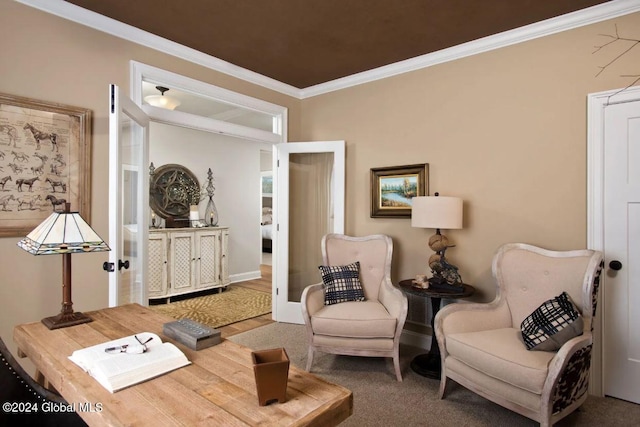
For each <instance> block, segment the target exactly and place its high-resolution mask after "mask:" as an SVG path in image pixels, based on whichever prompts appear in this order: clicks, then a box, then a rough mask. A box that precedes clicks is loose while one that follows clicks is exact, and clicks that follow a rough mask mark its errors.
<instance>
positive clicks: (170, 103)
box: [144, 95, 180, 110]
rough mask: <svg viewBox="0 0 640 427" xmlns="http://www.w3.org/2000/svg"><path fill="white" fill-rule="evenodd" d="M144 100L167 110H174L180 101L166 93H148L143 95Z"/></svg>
mask: <svg viewBox="0 0 640 427" xmlns="http://www.w3.org/2000/svg"><path fill="white" fill-rule="evenodd" d="M144 101H145V102H146V103H147V104H149V105H153V106H154V107H160V108H165V109H167V110H174V109H175V108H176V107H177V106H178V105H180V101H178V100H177V99H175V98H172V97H170V96H168V95H149V96H145V97H144Z"/></svg>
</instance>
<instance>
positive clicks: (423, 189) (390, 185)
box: [371, 163, 429, 218]
mask: <svg viewBox="0 0 640 427" xmlns="http://www.w3.org/2000/svg"><path fill="white" fill-rule="evenodd" d="M428 194H429V164H428V163H421V164H415V165H407V166H390V167H383V168H372V169H371V218H411V198H412V197H416V196H426V195H428Z"/></svg>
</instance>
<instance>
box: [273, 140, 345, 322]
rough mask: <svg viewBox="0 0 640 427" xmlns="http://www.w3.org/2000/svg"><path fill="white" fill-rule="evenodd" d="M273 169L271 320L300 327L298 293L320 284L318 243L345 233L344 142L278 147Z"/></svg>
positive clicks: (279, 145)
mask: <svg viewBox="0 0 640 427" xmlns="http://www.w3.org/2000/svg"><path fill="white" fill-rule="evenodd" d="M273 170H274V171H275V173H274V218H275V221H274V224H275V225H274V226H275V230H274V233H275V236H274V240H273V242H274V249H273V251H274V253H275V254H276V256H275V263H276V268H275V270H274V277H273V283H274V289H273V299H272V301H273V316H274V319H275V320H277V321H279V322H289V323H303V320H302V311H301V307H300V297H301V295H302V291H303V290H304V288H305V287H306V286H308V285H311V284H314V283H318V282H319V281H320V275H319V273H318V266H319V265H321V264H322V253H321V250H320V240H321V239H322V236H324V235H325V234H327V233H344V188H345V144H344V141H327V142H297V143H286V144H278V145H276V146H275V150H274V168H273Z"/></svg>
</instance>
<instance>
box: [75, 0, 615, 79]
mask: <svg viewBox="0 0 640 427" xmlns="http://www.w3.org/2000/svg"><path fill="white" fill-rule="evenodd" d="M68 2H69V3H73V4H76V5H78V6H81V7H83V8H86V9H89V10H91V11H94V12H97V13H99V14H102V15H105V16H108V17H110V18H113V19H115V20H117V21H121V22H124V23H126V24H129V25H132V26H134V27H137V28H140V29H142V30H145V31H148V32H150V33H153V34H156V35H158V36H161V37H164V38H166V39H169V40H172V41H174V42H177V43H180V44H182V45H185V46H188V47H191V48H193V49H196V50H199V51H201V52H204V53H207V54H209V55H212V56H214V57H216V58H219V59H223V60H225V61H227V62H230V63H232V64H235V65H238V66H240V67H243V68H246V69H249V70H251V71H254V72H256V73H259V74H262V75H265V76H268V77H271V78H273V79H275V80H278V81H281V82H283V83H287V84H289V85H292V86H294V87H297V88H305V87H309V86H313V85H316V84H320V83H325V82H327V81H330V80H334V79H337V78H340V77H345V76H349V75H352V74H355V73H358V72H362V71H367V70H371V69H374V68H377V67H380V66H383V65H388V64H391V63H394V62H398V61H402V60H405V59H409V58H413V57H416V56H420V55H424V54H427V53H430V52H434V51H437V50H440V49H444V48H447V47H451V46H455V45H458V44H461V43H465V42H468V41H471V40H475V39H478V38H481V37H484V36H488V35H492V34H496V33H500V32H503V31H506V30H510V29H514V28H518V27H522V26H524V25H527V24H531V23H534V22H538V21H542V20H545V19H548V18H552V17H555V16H559V15H563V14H566V13H569V12H573V11H576V10H580V9H584V8H587V7H590V6H593V5H597V4H600V3H606V2H607V1H606V0H482V1H479V0H181V1H178V0H173V1H170V0H165V1H158V0H134V1H131V0H68Z"/></svg>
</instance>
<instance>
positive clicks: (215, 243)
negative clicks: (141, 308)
mask: <svg viewBox="0 0 640 427" xmlns="http://www.w3.org/2000/svg"><path fill="white" fill-rule="evenodd" d="M148 248H149V251H148V252H149V272H148V296H149V298H150V299H154V298H169V297H172V296H175V295H182V294H186V293H189V292H196V291H202V290H205V289H212V288H220V287H224V286H227V285H228V284H229V268H228V260H227V254H228V248H229V228H228V227H205V228H163V229H153V230H149V247H148Z"/></svg>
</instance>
